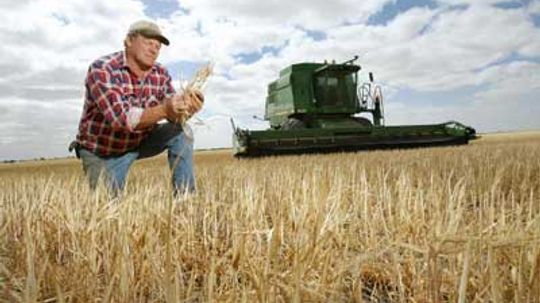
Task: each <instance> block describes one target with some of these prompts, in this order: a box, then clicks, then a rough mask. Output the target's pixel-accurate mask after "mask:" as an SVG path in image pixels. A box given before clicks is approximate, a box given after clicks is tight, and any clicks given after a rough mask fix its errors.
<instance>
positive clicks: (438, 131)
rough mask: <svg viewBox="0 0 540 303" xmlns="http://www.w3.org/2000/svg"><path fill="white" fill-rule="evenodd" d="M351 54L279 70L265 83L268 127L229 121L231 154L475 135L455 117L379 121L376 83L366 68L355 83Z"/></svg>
mask: <svg viewBox="0 0 540 303" xmlns="http://www.w3.org/2000/svg"><path fill="white" fill-rule="evenodd" d="M357 58H358V56H355V57H354V59H352V60H349V61H347V62H344V63H341V64H335V63H331V64H329V63H324V64H322V63H300V64H293V65H291V66H289V67H287V68H285V69H283V70H282V71H281V72H280V77H279V79H277V80H276V81H274V82H272V83H270V85H268V96H267V97H266V111H265V116H264V118H265V120H268V121H269V122H270V129H268V130H262V131H255V130H247V129H240V128H237V127H236V126H235V125H234V122H233V123H232V124H233V129H234V134H233V148H234V154H235V156H248V157H249V156H261V155H274V154H289V153H309V152H332V151H353V150H362V149H379V148H408V147H425V146H441V145H457V144H467V143H468V142H469V140H471V139H474V138H476V132H475V130H474V129H473V128H471V127H468V126H465V125H463V124H461V123H459V122H455V121H450V122H446V123H441V124H431V125H408V126H385V125H384V106H383V96H382V91H381V88H380V86H378V85H374V84H373V74H372V73H369V80H370V82H368V83H364V84H363V85H361V86H359V85H358V71H359V70H360V66H359V65H356V64H354V61H356V59H357ZM361 113H368V114H371V116H372V120H369V119H367V118H365V117H362V116H360V114H361Z"/></svg>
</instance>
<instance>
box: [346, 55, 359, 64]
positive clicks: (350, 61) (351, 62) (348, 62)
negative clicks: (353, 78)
mask: <svg viewBox="0 0 540 303" xmlns="http://www.w3.org/2000/svg"><path fill="white" fill-rule="evenodd" d="M356 60H358V55H354V57H353V58H352V59H350V60H347V61H345V62H343V63H342V64H353V63H354V61H356Z"/></svg>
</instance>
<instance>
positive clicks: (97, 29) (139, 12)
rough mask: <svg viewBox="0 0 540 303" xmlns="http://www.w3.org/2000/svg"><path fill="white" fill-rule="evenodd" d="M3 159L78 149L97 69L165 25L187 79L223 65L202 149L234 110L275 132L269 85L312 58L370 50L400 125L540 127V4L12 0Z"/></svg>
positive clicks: (242, 122) (171, 54)
mask: <svg viewBox="0 0 540 303" xmlns="http://www.w3.org/2000/svg"><path fill="white" fill-rule="evenodd" d="M0 17H1V18H2V20H3V23H2V24H1V25H0V33H2V37H3V45H2V46H0V71H1V72H0V75H1V76H0V118H1V119H0V127H1V128H2V130H3V131H2V132H1V134H0V160H4V159H27V158H39V157H62V156H67V155H68V154H67V151H66V146H67V143H68V142H69V141H70V140H72V139H73V138H74V137H75V135H76V131H77V125H78V121H79V117H80V114H81V111H82V104H83V99H82V94H83V85H82V84H83V81H84V76H85V72H86V68H87V67H88V65H89V64H90V63H91V62H92V60H94V59H96V58H98V57H99V56H102V55H105V54H108V53H111V52H114V51H118V50H121V49H122V40H123V38H124V35H125V32H126V30H127V28H128V26H129V25H130V24H131V23H132V22H134V21H136V20H139V19H150V20H153V21H155V22H156V23H158V24H159V25H160V26H161V28H162V29H163V32H164V33H165V34H166V35H167V37H168V38H169V40H171V45H170V46H169V47H164V48H163V49H162V53H161V56H160V58H159V61H160V62H161V63H163V64H165V66H167V67H168V69H169V71H170V72H171V74H172V76H173V78H174V80H175V85H176V87H179V86H180V84H179V83H178V82H179V81H180V80H182V79H183V80H186V79H189V78H190V77H191V76H192V75H193V74H194V72H195V71H196V70H197V69H198V68H200V67H201V66H203V65H204V64H206V63H208V62H212V63H213V64H214V66H215V73H214V75H213V76H212V78H211V79H210V80H209V82H208V84H207V87H206V90H205V93H206V100H207V102H206V103H205V108H204V110H203V111H202V112H201V113H200V114H199V115H198V123H195V124H194V125H193V128H194V130H195V134H196V137H195V145H196V147H197V148H209V147H223V146H230V144H231V139H230V137H231V127H230V118H234V120H235V121H236V124H237V125H239V126H242V127H249V128H258V129H262V128H266V127H267V124H266V123H264V122H261V121H258V120H255V119H253V118H252V116H253V115H259V116H262V115H263V113H264V100H265V97H266V85H267V84H268V83H269V82H271V81H273V80H274V79H275V78H276V77H277V76H278V73H279V71H280V70H281V69H282V68H285V67H286V66H287V65H289V64H293V63H298V62H322V61H324V60H336V61H338V62H339V61H345V60H347V59H350V58H352V57H353V56H354V55H359V56H360V59H359V60H358V63H359V64H360V65H361V66H362V73H361V74H360V77H361V79H365V80H367V72H368V71H372V72H374V74H375V77H376V80H377V82H378V83H379V84H381V85H382V88H383V92H384V95H385V103H386V122H387V123H388V124H392V125H399V124H422V123H439V122H444V121H446V120H458V121H461V122H463V123H465V124H469V125H471V126H473V127H475V128H477V130H478V131H480V132H492V131H511V130H526V129H540V119H538V118H537V117H538V116H539V115H540V100H538V96H540V1H539V0H527V1H493V0H430V1H419V0H411V1H401V0H398V1H394V0H365V1H362V2H358V1H356V0H335V1H332V2H329V1H326V0H324V1H323V0H297V1H294V2H291V1H281V0H278V1H266V2H259V1H249V0H237V1H234V2H231V1H228V2H226V1H218V0H183V1H174V0H158V1H147V0H144V1H139V0H119V1H108V0H94V1H92V2H87V1H83V0H66V1H59V0H58V1H55V0H53V1H51V0H28V1H15V0H7V1H3V2H2V3H1V4H0Z"/></svg>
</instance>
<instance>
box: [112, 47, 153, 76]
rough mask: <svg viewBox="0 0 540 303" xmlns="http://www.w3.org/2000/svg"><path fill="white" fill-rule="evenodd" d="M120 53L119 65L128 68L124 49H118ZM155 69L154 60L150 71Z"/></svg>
mask: <svg viewBox="0 0 540 303" xmlns="http://www.w3.org/2000/svg"><path fill="white" fill-rule="evenodd" d="M120 53H121V56H120V58H119V61H120V66H122V67H123V68H125V69H128V64H127V58H126V51H125V50H123V51H120ZM156 70H157V64H156V63H155V62H154V64H153V65H152V71H153V72H155V71H156Z"/></svg>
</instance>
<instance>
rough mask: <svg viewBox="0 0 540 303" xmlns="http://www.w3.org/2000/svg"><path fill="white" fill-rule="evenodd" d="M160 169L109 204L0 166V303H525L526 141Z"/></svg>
mask: <svg viewBox="0 0 540 303" xmlns="http://www.w3.org/2000/svg"><path fill="white" fill-rule="evenodd" d="M195 161H196V165H195V167H196V172H197V186H198V191H197V194H196V195H194V196H190V197H186V198H185V199H173V198H172V197H171V195H170V194H169V193H170V184H169V178H170V173H169V170H168V168H167V165H166V159H165V158H164V157H162V156H161V157H157V158H154V159H149V160H143V161H140V162H138V163H136V164H135V165H134V167H132V169H131V172H130V177H129V179H128V184H127V188H126V192H125V195H124V196H123V197H122V198H121V199H110V198H109V197H108V196H107V194H106V192H105V191H104V190H103V189H102V188H100V189H98V190H97V191H96V192H90V191H89V189H88V187H87V184H86V180H85V178H84V176H83V174H82V169H81V165H80V163H79V162H78V161H76V160H74V159H68V160H50V161H40V162H27V163H17V164H2V165H0V301H1V302H533V303H534V302H537V303H538V302H540V132H528V133H519V134H518V133H514V134H499V135H485V136H484V137H483V138H482V139H480V140H476V141H474V142H473V143H472V144H470V145H467V146H459V147H443V148H430V149H410V150H392V151H369V152H359V153H337V154H326V155H303V156H282V157H268V158H260V159H250V160H237V159H234V158H232V156H231V155H230V152H228V151H213V152H198V153H197V155H196V159H195Z"/></svg>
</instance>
